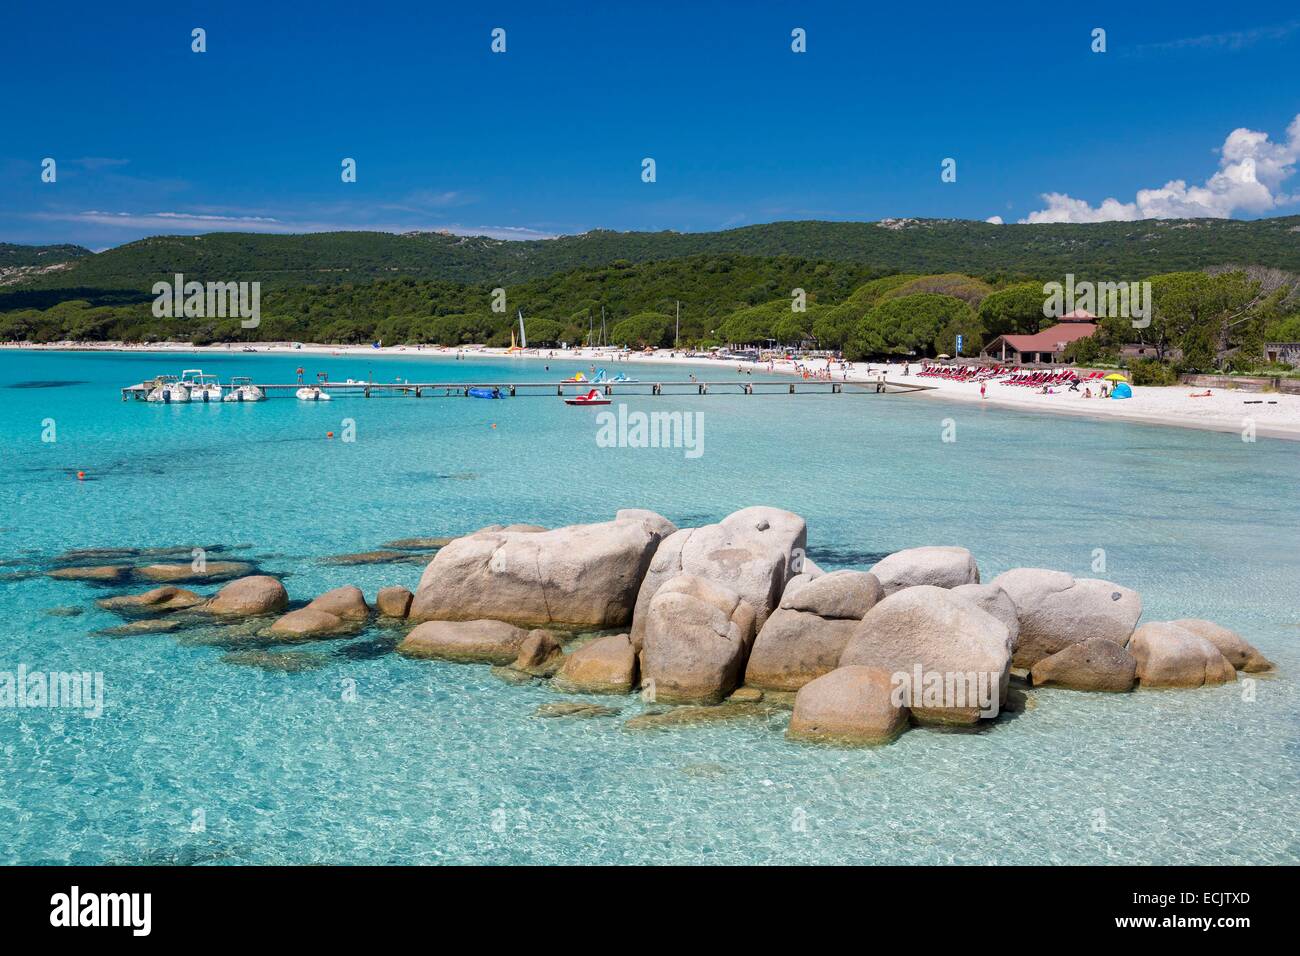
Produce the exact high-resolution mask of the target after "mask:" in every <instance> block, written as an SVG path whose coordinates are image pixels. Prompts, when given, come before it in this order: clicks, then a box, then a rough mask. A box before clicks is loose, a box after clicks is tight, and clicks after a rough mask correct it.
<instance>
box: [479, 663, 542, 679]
mask: <svg viewBox="0 0 1300 956" xmlns="http://www.w3.org/2000/svg"><path fill="white" fill-rule="evenodd" d="M488 673H490V674H491V675H492V676H493V677H495V678H496V679H497V680H501V681H505V682H506V683H507V684H531V683H532V682H533V680H534V679H535V678H534V677H533V675H532V674H526V673H524V672H523V671H517V670H515V669H514V668H513V667H504V666H501V665H494V666H493V667H492V669H491V670H489V671H488Z"/></svg>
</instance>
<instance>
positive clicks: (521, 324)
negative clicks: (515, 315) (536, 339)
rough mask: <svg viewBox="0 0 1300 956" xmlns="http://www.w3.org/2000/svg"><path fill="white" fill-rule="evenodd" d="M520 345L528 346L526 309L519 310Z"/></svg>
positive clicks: (524, 347) (522, 347) (522, 346)
mask: <svg viewBox="0 0 1300 956" xmlns="http://www.w3.org/2000/svg"><path fill="white" fill-rule="evenodd" d="M519 347H520V348H521V349H526V348H528V335H527V334H526V333H525V332H524V310H523V309H520V310H519Z"/></svg>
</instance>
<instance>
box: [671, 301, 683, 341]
mask: <svg viewBox="0 0 1300 956" xmlns="http://www.w3.org/2000/svg"><path fill="white" fill-rule="evenodd" d="M681 338H682V300H681V299H678V300H677V330H676V331H675V332H673V348H677V343H678V342H680V341H681Z"/></svg>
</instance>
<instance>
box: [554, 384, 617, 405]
mask: <svg viewBox="0 0 1300 956" xmlns="http://www.w3.org/2000/svg"><path fill="white" fill-rule="evenodd" d="M609 403H610V400H609V399H608V398H606V397H605V396H604V395H602V394H601V393H600V390H599V389H595V388H593V389H592V390H591V391H589V392H588V393H587V394H586V395H578V396H575V397H574V398H566V399H565V400H564V404H565V405H608V404H609Z"/></svg>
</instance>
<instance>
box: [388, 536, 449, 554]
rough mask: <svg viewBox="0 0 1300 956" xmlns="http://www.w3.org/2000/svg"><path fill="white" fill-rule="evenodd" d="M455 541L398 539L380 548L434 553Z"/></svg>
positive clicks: (444, 539) (446, 539) (447, 539)
mask: <svg viewBox="0 0 1300 956" xmlns="http://www.w3.org/2000/svg"><path fill="white" fill-rule="evenodd" d="M455 540H456V539H455V538H454V537H450V538H399V539H398V540H396V541H385V542H384V543H383V544H382V545H381V547H383V548H387V549H390V550H394V549H395V550H398V551H436V550H437V549H438V548H445V547H446V546H447V545H449V544H451V543H452V542H453V541H455Z"/></svg>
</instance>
